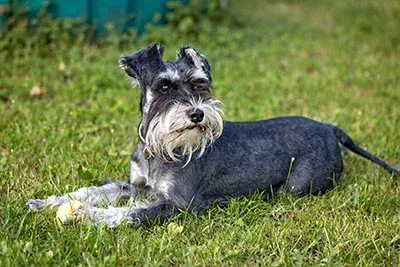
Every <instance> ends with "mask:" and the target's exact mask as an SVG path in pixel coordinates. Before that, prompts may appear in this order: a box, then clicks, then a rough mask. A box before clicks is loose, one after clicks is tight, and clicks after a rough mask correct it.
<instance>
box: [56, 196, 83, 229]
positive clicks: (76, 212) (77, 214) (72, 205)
mask: <svg viewBox="0 0 400 267" xmlns="http://www.w3.org/2000/svg"><path fill="white" fill-rule="evenodd" d="M85 217H86V205H85V204H83V203H82V202H80V201H79V200H69V201H67V202H65V203H63V204H61V205H60V207H59V208H58V210H57V219H58V221H59V222H60V223H61V224H63V225H68V224H71V223H72V222H73V221H84V220H85Z"/></svg>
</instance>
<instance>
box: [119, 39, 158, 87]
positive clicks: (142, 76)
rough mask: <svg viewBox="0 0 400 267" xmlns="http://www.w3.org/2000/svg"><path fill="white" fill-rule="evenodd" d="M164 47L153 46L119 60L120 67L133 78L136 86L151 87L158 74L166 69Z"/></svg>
mask: <svg viewBox="0 0 400 267" xmlns="http://www.w3.org/2000/svg"><path fill="white" fill-rule="evenodd" d="M163 53H164V46H162V45H160V44H157V43H155V44H153V45H150V46H148V47H146V48H145V49H142V50H140V51H138V52H135V53H133V54H132V55H129V56H122V57H121V58H120V59H119V66H120V67H121V68H122V69H123V70H124V71H125V72H126V74H127V75H128V76H129V77H130V78H132V80H133V83H134V84H136V85H137V84H139V85H149V84H150V83H151V81H152V79H153V77H154V75H156V74H157V73H159V72H160V71H162V70H163V68H165V66H164V62H163V61H162V56H163Z"/></svg>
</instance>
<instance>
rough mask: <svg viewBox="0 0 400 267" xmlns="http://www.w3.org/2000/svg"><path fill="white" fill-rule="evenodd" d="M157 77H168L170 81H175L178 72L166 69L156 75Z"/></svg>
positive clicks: (177, 78)
mask: <svg viewBox="0 0 400 267" xmlns="http://www.w3.org/2000/svg"><path fill="white" fill-rule="evenodd" d="M158 77H159V78H164V79H168V80H170V81H177V80H179V78H180V75H179V72H178V70H176V69H167V70H166V71H164V72H161V73H160V74H159V75H158Z"/></svg>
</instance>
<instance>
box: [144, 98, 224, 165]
mask: <svg viewBox="0 0 400 267" xmlns="http://www.w3.org/2000/svg"><path fill="white" fill-rule="evenodd" d="M220 104H221V102H220V101H218V100H209V101H206V102H202V101H201V100H198V101H196V100H191V101H190V104H187V105H185V104H181V103H176V104H174V105H173V106H172V107H171V108H170V109H169V110H168V111H167V112H166V113H165V114H157V115H156V116H155V117H154V118H153V119H152V120H151V121H150V123H149V126H148V130H147V134H146V137H145V141H146V147H147V149H148V150H149V151H148V152H150V153H152V154H153V155H154V154H157V155H160V156H161V157H165V158H167V159H171V160H172V161H175V162H178V161H182V160H183V159H184V160H186V163H185V166H186V164H188V163H189V162H190V160H191V159H192V155H193V154H194V153H195V152H197V158H200V157H201V156H202V155H203V154H204V152H205V150H206V148H207V147H208V146H209V145H210V144H212V142H214V141H215V140H216V139H217V138H218V137H219V136H220V135H221V134H222V129H223V119H222V114H223V113H222V110H221V109H220V108H219V107H218V105H220ZM195 108H198V109H201V110H203V112H204V119H203V121H202V122H201V123H199V124H194V123H193V122H191V121H190V119H189V117H188V115H187V112H188V110H190V109H195Z"/></svg>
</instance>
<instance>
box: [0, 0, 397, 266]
mask: <svg viewBox="0 0 400 267" xmlns="http://www.w3.org/2000/svg"><path fill="white" fill-rule="evenodd" d="M241 2H243V3H239V4H236V6H235V8H236V11H237V13H241V14H242V15H243V16H244V18H245V19H243V21H246V23H247V25H246V26H245V27H243V28H240V29H234V30H232V29H231V30H230V31H229V28H227V27H218V26H215V29H214V31H213V34H208V35H207V34H204V36H200V37H198V39H196V41H194V39H193V38H188V39H186V38H185V37H179V36H178V37H176V38H170V39H168V40H166V41H165V45H166V55H165V57H166V58H167V59H170V60H172V59H173V58H174V53H175V51H176V50H177V49H178V47H179V46H180V45H182V44H184V43H187V42H191V43H192V44H193V45H195V46H196V47H197V48H198V49H199V50H200V51H201V52H202V53H204V54H205V55H207V56H208V58H209V61H210V63H211V65H212V68H213V78H214V81H215V82H214V86H215V89H214V91H213V92H214V94H215V95H216V97H217V98H219V99H220V100H222V101H223V102H224V103H225V105H224V112H225V118H226V119H227V120H233V121H235V120H257V119H263V118H269V117H275V116H281V115H304V116H309V117H311V118H314V119H317V120H321V121H329V122H332V123H335V124H336V125H339V126H340V127H341V128H343V129H345V130H346V131H347V132H348V133H350V135H351V136H352V137H353V138H354V139H355V140H356V142H357V143H359V144H360V145H361V146H362V147H364V148H367V149H368V150H369V151H371V152H372V153H374V154H376V155H378V156H380V157H382V158H384V159H386V160H387V161H388V162H389V163H391V164H393V165H399V163H400V126H399V125H400V75H399V74H400V28H399V27H398V25H400V4H399V2H398V1H372V0H371V1H361V0H360V1H344V0H343V1H311V0H310V1H289V0H287V1H269V2H268V3H267V1H241ZM166 32H167V33H169V32H168V31H166ZM159 37H160V36H159ZM162 37H163V38H166V36H162ZM152 38H153V39H157V38H154V37H152V35H149V36H147V37H144V38H143V39H141V40H139V41H138V42H132V45H129V46H121V45H117V44H116V42H111V41H110V42H104V43H103V44H101V45H95V44H91V45H87V44H85V43H84V42H81V41H80V40H75V41H74V40H69V42H66V43H61V42H60V43H57V42H56V41H54V42H55V43H56V45H54V46H51V44H50V45H49V46H45V47H41V46H35V45H34V44H33V45H30V44H29V42H34V41H32V39H26V40H25V39H23V38H22V39H21V40H22V44H19V46H18V47H20V48H19V49H17V50H0V59H1V64H0V96H1V97H2V99H3V102H0V114H1V115H0V177H1V180H0V197H1V202H0V240H1V241H0V265H1V266H22V265H23V266H64V265H66V266H76V265H88V266H103V265H104V266H110V265H117V266H122V265H123V266H130V265H133V264H137V265H155V266H156V265H164V266H165V265H187V266H192V265H201V266H220V265H224V266H232V265H233V266H243V265H247V266H254V265H282V266H286V265H329V266H343V265H347V266H354V265H362V266H364V265H370V266H376V265H387V266H396V265H399V264H400V185H399V183H398V181H397V180H395V179H391V178H390V176H389V175H387V174H386V173H385V172H383V171H382V170H380V169H378V168H377V167H376V166H375V165H373V164H371V163H369V162H367V161H366V160H363V159H361V158H359V157H355V156H349V157H347V158H345V171H344V173H343V178H342V180H341V182H340V183H339V185H338V187H337V188H335V189H334V190H333V191H331V192H328V193H327V194H325V195H323V196H310V197H304V198H300V199H296V198H291V197H286V196H283V197H280V198H276V199H273V200H271V201H268V202H264V201H262V200H261V199H260V197H259V196H257V195H256V196H253V197H252V198H250V199H235V200H233V201H232V202H231V203H230V204H229V205H228V207H226V208H219V207H215V208H213V209H211V210H209V211H208V212H206V213H205V214H203V215H199V216H196V215H193V214H180V215H179V216H177V217H174V218H173V219H172V220H171V221H169V222H167V223H164V224H156V225H153V226H151V227H149V228H139V229H134V228H131V227H129V226H127V225H122V226H121V227H119V228H118V229H115V230H110V229H107V228H104V227H100V228H95V227H93V226H90V225H89V226H85V225H80V224H77V225H74V226H71V227H66V228H62V227H60V226H59V225H58V224H57V223H56V221H55V214H54V212H51V211H45V212H42V213H34V212H28V211H27V210H25V209H24V204H25V201H26V200H27V199H28V198H32V197H37V198H43V197H45V196H48V195H52V194H61V193H65V192H68V191H71V190H74V189H77V188H79V187H82V186H87V185H93V184H97V183H99V182H101V181H102V180H103V179H104V178H107V177H111V178H114V179H122V180H126V179H127V177H128V168H129V154H130V152H131V151H132V150H133V149H134V146H135V143H136V138H137V137H136V125H137V124H138V122H139V119H140V118H139V113H138V100H139V99H138V97H139V94H138V93H139V91H138V89H137V88H130V87H129V85H128V81H127V80H126V79H125V77H124V74H123V72H122V71H121V70H119V68H118V64H117V60H118V58H119V56H120V55H121V54H127V53H130V52H132V51H134V50H137V49H139V48H141V47H142V46H144V45H146V42H147V41H151V40H152ZM55 39H57V38H55ZM34 40H36V39H34ZM144 40H146V42H145V41H144ZM25 41H26V43H24V42H25ZM15 42H17V41H15ZM36 42H39V41H38V40H36ZM0 44H2V43H1V41H0ZM61 63H64V64H65V66H66V67H65V69H64V70H63V69H62V67H61V68H60V64H61ZM36 85H38V86H41V87H43V88H45V89H46V93H45V94H43V95H41V96H39V97H35V96H31V95H30V93H29V92H30V89H31V88H32V87H34V86H36ZM7 99H8V100H7Z"/></svg>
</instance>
